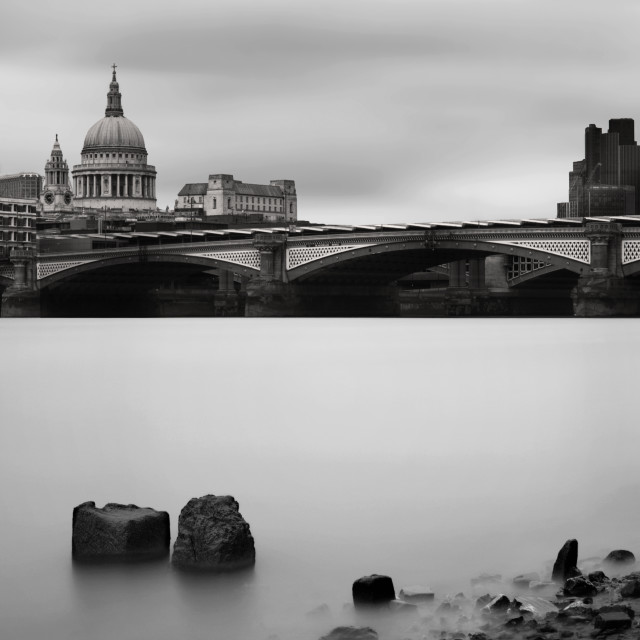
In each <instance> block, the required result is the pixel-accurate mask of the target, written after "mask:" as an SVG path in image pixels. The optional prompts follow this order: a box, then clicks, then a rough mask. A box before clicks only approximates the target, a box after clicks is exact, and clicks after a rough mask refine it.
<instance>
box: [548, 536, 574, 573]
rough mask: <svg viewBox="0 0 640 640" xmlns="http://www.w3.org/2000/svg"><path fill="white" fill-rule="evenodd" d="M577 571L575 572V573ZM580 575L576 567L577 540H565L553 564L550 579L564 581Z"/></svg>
mask: <svg viewBox="0 0 640 640" xmlns="http://www.w3.org/2000/svg"><path fill="white" fill-rule="evenodd" d="M576 572H577V573H576ZM577 575H580V570H579V569H578V541H577V540H575V539H572V540H567V541H566V542H565V543H564V545H563V547H562V549H560V551H559V552H558V557H557V558H556V561H555V563H554V565H553V571H552V573H551V579H552V580H553V581H554V582H565V581H566V580H567V579H568V578H573V577H575V576H577Z"/></svg>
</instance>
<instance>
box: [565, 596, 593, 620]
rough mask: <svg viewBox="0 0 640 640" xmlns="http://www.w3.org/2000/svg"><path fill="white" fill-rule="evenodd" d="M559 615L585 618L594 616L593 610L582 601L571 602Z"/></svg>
mask: <svg viewBox="0 0 640 640" xmlns="http://www.w3.org/2000/svg"><path fill="white" fill-rule="evenodd" d="M560 613H561V615H562V616H585V617H586V618H593V616H595V615H596V612H595V609H594V608H593V607H591V606H589V605H588V604H585V603H584V602H583V601H582V600H576V601H575V602H572V603H571V604H570V605H567V606H566V607H565V608H564V609H563V610H562V611H561V612H560Z"/></svg>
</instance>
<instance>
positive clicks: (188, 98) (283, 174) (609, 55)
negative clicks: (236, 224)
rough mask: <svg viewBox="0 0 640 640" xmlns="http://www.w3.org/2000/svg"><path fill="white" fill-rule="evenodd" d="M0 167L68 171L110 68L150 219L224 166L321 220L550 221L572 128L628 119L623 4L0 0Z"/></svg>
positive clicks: (638, 95)
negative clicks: (276, 187) (291, 187)
mask: <svg viewBox="0 0 640 640" xmlns="http://www.w3.org/2000/svg"><path fill="white" fill-rule="evenodd" d="M0 19H1V21H2V24H3V26H4V28H3V37H2V39H1V41H0V74H1V77H2V78H3V83H2V84H3V90H2V92H0V114H1V117H0V173H2V174H9V173H17V172H19V171H37V172H39V173H43V170H44V163H45V162H46V160H47V158H48V156H49V154H50V151H51V147H52V144H53V141H54V138H55V134H56V133H57V134H58V135H59V139H60V144H61V147H62V151H63V153H64V155H65V157H66V159H67V161H68V162H69V164H70V165H73V164H78V163H79V162H80V152H81V149H82V144H83V140H84V136H85V134H86V132H87V130H88V129H89V128H90V127H91V125H92V124H94V123H95V122H96V121H98V120H99V119H101V118H102V117H103V116H104V109H105V106H106V94H107V91H108V85H109V81H110V78H111V65H112V64H113V63H115V64H117V65H118V81H119V83H120V91H121V92H122V96H123V98H122V100H123V107H124V114H125V116H126V117H128V118H129V119H131V120H132V121H133V122H134V123H135V124H136V125H137V126H138V127H139V128H140V130H141V131H142V134H143V135H144V138H145V142H146V146H147V150H148V153H149V163H150V164H153V165H154V166H155V167H156V169H157V172H158V178H157V194H158V206H160V207H161V208H163V209H164V208H165V207H166V206H170V207H171V208H173V204H174V201H175V198H176V197H177V194H178V191H179V190H180V189H181V188H182V186H183V185H184V184H185V183H188V182H206V181H207V178H208V176H209V174H212V173H231V174H233V175H234V176H235V177H236V178H237V179H239V180H242V181H243V182H250V183H260V184H264V183H268V182H269V181H270V180H272V179H281V178H288V179H293V180H295V181H296V187H297V192H298V217H299V219H306V220H312V221H314V222H325V223H332V224H336V223H344V224H348V223H355V224H358V223H381V222H390V223H393V222H397V223H401V222H429V221H438V220H476V219H479V220H481V219H493V218H525V217H555V215H556V203H557V202H559V201H564V200H566V199H567V190H568V175H567V174H568V172H569V171H570V169H571V163H572V162H573V161H575V160H579V159H581V158H583V157H584V128H585V127H586V126H587V125H588V124H590V123H595V124H597V125H598V126H601V127H603V128H606V127H607V124H608V120H609V119H610V118H618V117H631V118H635V117H636V116H639V115H640V113H639V112H640V84H639V83H637V82H636V81H635V79H636V65H637V62H638V60H640V38H638V37H637V27H638V25H639V24H640V4H639V3H637V2H635V1H634V0H609V2H607V3H606V4H604V3H602V2H595V1H594V0H339V1H334V0H318V1H316V2H308V1H304V0H232V1H227V0H182V1H181V2H173V3H167V2H158V1H148V0H127V1H126V2H125V1H123V0H112V1H110V2H109V3H107V4H105V3H87V2H81V1H80V0H58V1H57V2H55V3H51V2H45V1H44V0H31V1H30V2H23V0H3V1H2V3H1V5H0Z"/></svg>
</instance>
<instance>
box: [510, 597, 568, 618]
mask: <svg viewBox="0 0 640 640" xmlns="http://www.w3.org/2000/svg"><path fill="white" fill-rule="evenodd" d="M513 604H514V608H516V609H518V611H520V612H521V613H530V614H532V615H533V616H534V617H536V618H545V617H546V615H547V614H548V613H556V612H557V611H558V608H557V607H556V605H555V604H553V602H551V601H549V600H546V599H545V598H539V597H538V596H516V597H515V598H514V599H513Z"/></svg>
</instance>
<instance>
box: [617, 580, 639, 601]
mask: <svg viewBox="0 0 640 640" xmlns="http://www.w3.org/2000/svg"><path fill="white" fill-rule="evenodd" d="M620 595H621V596H622V597H623V598H640V580H638V579H637V578H636V579H633V580H629V581H628V582H625V583H624V584H623V585H622V588H621V589H620Z"/></svg>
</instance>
